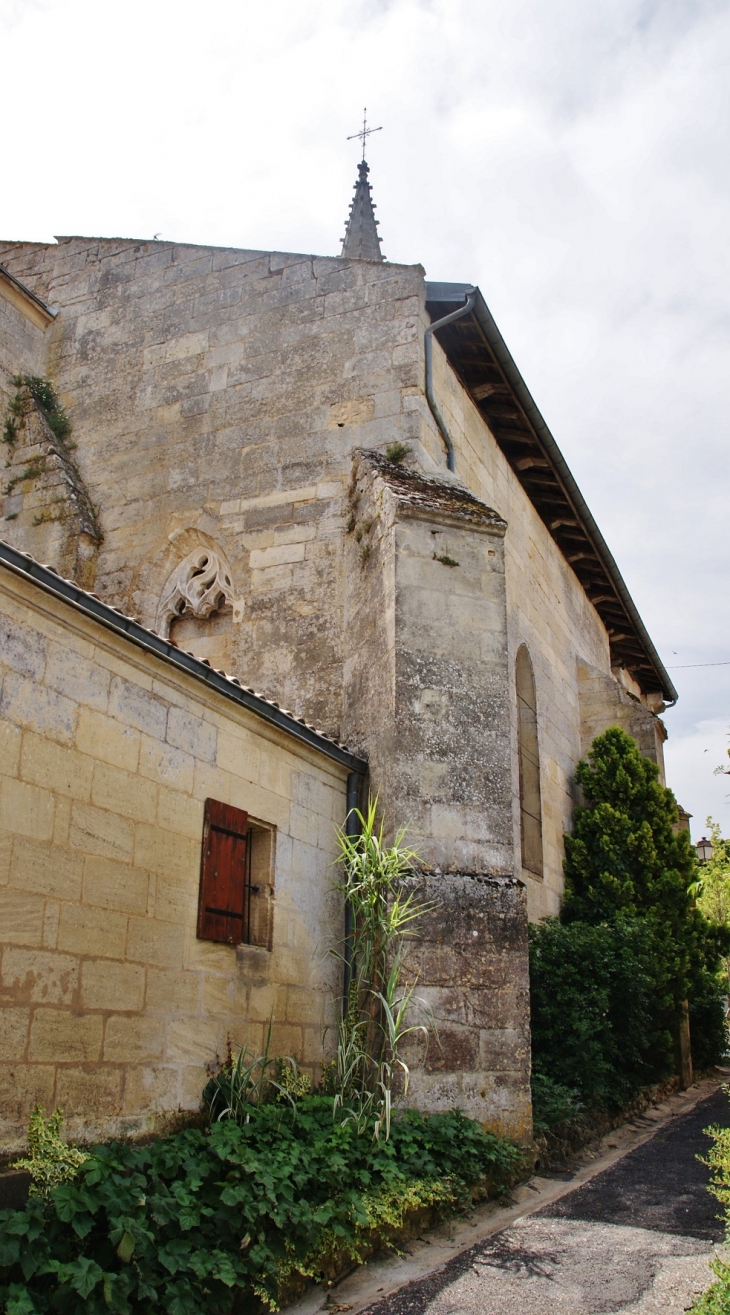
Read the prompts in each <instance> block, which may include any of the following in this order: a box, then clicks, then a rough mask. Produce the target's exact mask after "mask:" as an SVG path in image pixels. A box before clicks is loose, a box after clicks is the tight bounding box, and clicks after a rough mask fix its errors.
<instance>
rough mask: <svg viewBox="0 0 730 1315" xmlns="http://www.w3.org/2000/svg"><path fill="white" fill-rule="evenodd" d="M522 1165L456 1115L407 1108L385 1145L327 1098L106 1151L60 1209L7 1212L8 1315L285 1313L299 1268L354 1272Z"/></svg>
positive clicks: (1, 1279)
mask: <svg viewBox="0 0 730 1315" xmlns="http://www.w3.org/2000/svg"><path fill="white" fill-rule="evenodd" d="M520 1159H521V1157H520V1152H519V1151H518V1150H517V1149H516V1148H515V1147H513V1146H511V1145H510V1144H509V1143H507V1142H504V1141H501V1140H500V1139H498V1138H496V1137H494V1136H492V1135H490V1134H489V1133H486V1132H485V1131H484V1130H483V1129H482V1127H481V1125H480V1124H478V1123H476V1122H474V1121H472V1120H470V1119H466V1118H465V1117H464V1116H463V1115H461V1114H460V1113H458V1112H457V1111H454V1112H452V1113H450V1114H443V1115H432V1116H424V1115H420V1114H417V1113H415V1112H412V1111H408V1112H404V1113H402V1114H400V1115H399V1116H397V1117H395V1118H394V1119H393V1122H392V1126H391V1135H390V1139H389V1140H388V1141H385V1140H383V1139H381V1140H380V1142H378V1141H375V1140H374V1139H373V1135H372V1128H368V1129H367V1130H366V1131H365V1133H364V1134H361V1133H359V1132H358V1129H357V1126H356V1124H355V1122H354V1121H351V1122H349V1123H346V1124H344V1125H343V1124H342V1123H339V1122H335V1121H334V1120H333V1101H332V1097H327V1096H305V1097H303V1098H302V1099H300V1100H299V1101H298V1102H297V1103H296V1106H295V1107H292V1106H291V1105H289V1104H288V1103H285V1104H281V1103H271V1104H263V1105H260V1106H257V1107H254V1106H252V1107H251V1113H250V1116H249V1121H248V1122H247V1123H243V1124H240V1123H237V1122H236V1121H235V1120H233V1119H226V1120H224V1121H222V1122H216V1123H214V1124H213V1126H212V1127H211V1128H210V1129H209V1130H208V1131H202V1130H198V1129H188V1130H186V1131H184V1132H179V1133H175V1134H173V1135H171V1136H168V1137H164V1138H160V1139H159V1140H157V1141H154V1142H152V1143H151V1144H149V1145H144V1146H143V1145H135V1144H130V1143H119V1142H117V1143H110V1144H107V1145H103V1146H97V1147H94V1148H92V1149H91V1150H90V1154H89V1158H88V1159H87V1160H85V1161H84V1163H82V1164H81V1165H80V1166H79V1167H78V1173H77V1177H76V1178H75V1180H74V1181H73V1182H66V1183H63V1184H61V1185H59V1186H57V1187H55V1188H54V1189H53V1191H52V1195H51V1197H50V1199H49V1200H47V1201H44V1200H43V1199H40V1198H34V1199H31V1200H29V1202H28V1204H27V1205H26V1207H25V1209H23V1210H14V1211H13V1210H6V1211H3V1212H2V1213H0V1300H4V1301H5V1302H6V1303H7V1311H8V1315H29V1313H30V1312H51V1311H54V1312H56V1311H57V1312H61V1313H62V1315H63V1313H64V1312H67V1313H68V1315H71V1313H72V1312H73V1315H77V1312H78V1311H79V1310H80V1309H83V1310H84V1312H85V1313H86V1315H101V1313H102V1312H103V1313H104V1315H107V1313H108V1312H109V1311H116V1312H157V1311H159V1312H165V1313H166V1315H167V1313H169V1315H226V1312H230V1311H232V1310H233V1309H234V1299H235V1295H236V1293H238V1294H246V1293H248V1294H251V1293H257V1294H259V1296H260V1297H261V1298H262V1299H263V1300H264V1301H266V1302H267V1303H268V1304H269V1305H271V1306H274V1307H275V1306H276V1304H277V1298H278V1294H279V1291H280V1285H281V1284H282V1282H286V1280H287V1278H288V1276H289V1275H290V1274H291V1273H292V1271H294V1272H297V1271H298V1272H300V1273H304V1274H311V1275H313V1276H315V1277H316V1276H319V1275H321V1274H327V1273H328V1272H330V1271H331V1268H332V1266H333V1264H334V1263H335V1261H337V1260H338V1259H339V1261H340V1262H341V1261H342V1259H343V1258H347V1257H351V1258H353V1259H355V1260H356V1259H357V1258H358V1257H359V1255H360V1252H361V1248H362V1246H363V1244H364V1243H366V1242H368V1241H369V1240H371V1239H372V1238H373V1237H381V1238H386V1239H387V1237H388V1236H389V1235H390V1234H391V1233H392V1230H393V1229H394V1228H397V1227H398V1225H399V1222H400V1221H402V1216H403V1213H404V1211H405V1210H407V1209H411V1208H427V1207H428V1208H431V1207H433V1208H436V1209H438V1210H439V1211H440V1212H441V1213H448V1212H453V1211H454V1210H457V1209H459V1208H462V1207H463V1206H465V1205H466V1204H468V1202H469V1201H470V1200H471V1197H472V1192H473V1191H474V1190H476V1191H485V1190H486V1189H487V1186H491V1188H492V1189H495V1190H498V1189H500V1188H501V1187H503V1186H504V1185H506V1184H507V1183H508V1182H509V1181H510V1180H511V1178H512V1177H513V1175H514V1173H515V1170H516V1167H517V1165H518V1164H519V1163H520Z"/></svg>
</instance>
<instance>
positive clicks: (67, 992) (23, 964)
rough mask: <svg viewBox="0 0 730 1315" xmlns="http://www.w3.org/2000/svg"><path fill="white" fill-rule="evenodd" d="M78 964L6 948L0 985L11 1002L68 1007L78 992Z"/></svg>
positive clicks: (61, 956) (63, 957)
mask: <svg viewBox="0 0 730 1315" xmlns="http://www.w3.org/2000/svg"><path fill="white" fill-rule="evenodd" d="M78 983H79V964H78V960H77V959H75V958H72V957H71V956H70V955H67V954H54V953H49V952H48V951H46V950H36V949H24V948H23V949H21V948H19V947H15V946H7V947H6V949H5V950H4V951H3V958H2V984H3V986H4V987H5V988H6V989H7V990H8V991H12V992H13V995H14V996H15V998H16V999H17V1000H18V1001H19V1002H20V1001H21V1000H22V1001H23V1002H24V1003H25V1001H30V1003H31V1004H71V1003H72V1002H73V999H74V996H75V995H76V991H77V989H78Z"/></svg>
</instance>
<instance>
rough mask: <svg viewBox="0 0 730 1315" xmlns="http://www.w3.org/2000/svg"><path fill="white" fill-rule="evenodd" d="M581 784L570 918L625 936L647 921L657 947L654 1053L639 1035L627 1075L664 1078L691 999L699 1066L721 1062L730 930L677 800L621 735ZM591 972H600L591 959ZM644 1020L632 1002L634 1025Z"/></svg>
mask: <svg viewBox="0 0 730 1315" xmlns="http://www.w3.org/2000/svg"><path fill="white" fill-rule="evenodd" d="M576 779H577V781H578V783H579V785H580V786H581V787H582V789H583V792H584V795H585V799H586V806H585V807H581V808H577V809H576V811H575V818H574V827H573V834H572V835H571V836H566V838H565V853H566V857H565V881H566V884H565V899H564V902H563V908H562V911H561V919H562V921H563V922H564V923H565V924H574V923H575V924H587V925H590V926H593V927H600V926H606V927H617V928H618V927H619V924H623V925H624V926H626V927H628V926H630V925H631V924H635V923H637V922H642V923H644V924H645V926H646V928H647V936H648V938H649V939H648V940H647V946H649V942H651V948H650V950H649V952H648V954H647V953H645V952H644V951H643V950H642V951H641V952H640V956H639V957H640V959H641V963H642V979H643V980H642V983H641V990H640V994H641V996H642V998H643V1002H644V1007H645V1006H646V1005H647V1004H650V1007H651V1010H652V1012H653V1020H649V1021H648V1024H647V1025H648V1027H649V1033H648V1040H649V1044H648V1046H646V1047H644V1046H643V1045H642V1044H641V1038H640V1036H637V1035H633V1036H632V1035H631V1032H630V1029H629V1031H628V1032H626V1033H625V1034H624V1036H622V1037H621V1040H622V1041H624V1042H625V1043H626V1044H627V1045H628V1048H629V1051H630V1054H629V1057H628V1063H626V1062H624V1063H622V1065H621V1068H622V1069H623V1070H624V1071H625V1072H626V1073H627V1074H628V1075H629V1076H630V1078H631V1075H632V1074H633V1073H638V1072H639V1071H640V1069H641V1067H642V1066H644V1065H645V1064H647V1063H648V1065H649V1068H650V1069H651V1070H653V1071H654V1072H655V1073H657V1074H659V1073H661V1072H662V1071H663V1068H664V1063H665V1057H666V1056H668V1054H669V1049H668V1045H667V1044H666V1043H667V1042H668V1039H669V1038H672V1037H674V1036H675V1035H676V1034H677V1031H678V1026H679V1019H680V1017H681V1013H682V1008H683V1002H684V1001H686V1000H689V1002H690V1008H691V1009H693V1015H694V1027H693V1029H692V1043H693V1049H694V1053H695V1062H696V1064H697V1067H698V1068H702V1067H708V1066H709V1065H710V1064H714V1063H718V1062H719V1061H720V1060H721V1059H722V1058H723V1056H724V1052H725V1048H726V1043H725V1036H724V1029H723V1028H722V1026H721V1025H720V1022H719V1013H718V1007H717V1001H719V997H720V991H721V985H722V984H721V981H720V976H719V971H720V967H721V960H722V956H723V954H727V953H728V949H729V948H730V930H729V929H728V928H727V927H725V926H721V925H719V924H718V923H713V922H710V921H709V920H708V919H707V918H706V917H705V915H704V914H703V913H702V912H701V910H700V909H698V908H697V907H696V905H695V901H694V893H693V892H694V889H695V883H696V881H697V876H698V869H697V861H696V856H695V853H694V850H693V848H692V845H691V843H690V838H689V833H688V832H687V831H686V830H684V829H678V828H677V804H676V800H675V798H674V795H673V794H672V792H671V790H667V789H666V788H665V787H664V786H663V785H662V784H661V782H660V781H659V769H658V768H657V766H656V764H655V763H653V762H650V761H649V759H647V758H644V757H643V756H642V754H641V753H640V752H639V749H638V747H637V745H636V743H635V741H634V740H632V738H631V736H630V735H627V734H626V733H625V732H624V731H622V730H620V729H619V727H617V726H614V727H612V728H611V729H610V730H608V731H606V732H605V733H604V734H603V735H599V736H598V737H597V738H596V739H595V740H594V742H593V746H592V748H591V751H590V753H589V755H588V760H587V761H582V762H580V763H579V764H578V767H577V769H576ZM617 936H618V939H619V940H620V939H621V936H620V934H619V933H617ZM585 967H586V971H590V960H588V961H587V962H586V965H585ZM713 995H714V1003H713ZM635 1015H636V1008H635V1006H634V1004H633V1002H631V1001H628V1012H627V1020H632V1019H633V1018H634V1016H635ZM609 1060H610V1063H611V1064H613V1062H614V1061H613V1059H612V1058H610V1057H609ZM637 1060H638V1063H639V1068H638V1069H637V1068H636V1061H637ZM631 1080H633V1079H631Z"/></svg>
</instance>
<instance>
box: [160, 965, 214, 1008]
mask: <svg viewBox="0 0 730 1315" xmlns="http://www.w3.org/2000/svg"><path fill="white" fill-rule="evenodd" d="M223 981H225V982H227V981H228V978H224V979H223ZM145 1008H146V1009H147V1010H148V1012H150V1013H160V1014H169V1015H170V1016H171V1017H175V1016H177V1015H188V1016H193V1017H195V1016H197V1015H198V1014H200V1013H201V1012H202V1010H201V977H200V975H199V974H198V973H196V972H175V971H174V970H173V969H170V968H166V969H164V970H161V969H158V968H148V969H147V994H146V997H145Z"/></svg>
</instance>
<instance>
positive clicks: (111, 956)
mask: <svg viewBox="0 0 730 1315" xmlns="http://www.w3.org/2000/svg"><path fill="white" fill-rule="evenodd" d="M0 746H1V747H0V956H1V957H0V1114H1V1118H0V1152H2V1151H9V1150H14V1149H17V1148H18V1146H20V1144H21V1143H22V1141H23V1137H24V1133H25V1129H26V1125H27V1120H28V1115H29V1113H30V1111H31V1109H32V1108H33V1105H34V1104H35V1103H36V1102H40V1103H41V1104H42V1105H43V1106H44V1107H45V1108H46V1109H47V1110H48V1109H52V1108H53V1107H54V1106H55V1105H61V1106H62V1107H63V1109H64V1111H65V1113H66V1118H67V1129H68V1132H69V1133H70V1134H71V1135H72V1136H74V1137H81V1138H93V1137H102V1136H110V1135H116V1134H118V1133H134V1134H138V1133H142V1132H148V1131H152V1130H155V1129H162V1128H165V1127H167V1126H170V1123H171V1121H174V1120H175V1118H176V1117H178V1111H192V1110H195V1109H197V1107H198V1105H199V1102H200V1095H201V1092H202V1089H203V1086H204V1085H205V1082H206V1080H207V1070H206V1065H209V1064H213V1063H214V1062H215V1061H216V1058H220V1057H223V1056H224V1055H225V1053H226V1048H227V1044H228V1040H229V1039H230V1041H231V1042H232V1044H233V1045H236V1044H238V1043H241V1042H245V1043H246V1044H247V1045H248V1046H250V1047H251V1048H253V1049H254V1050H256V1051H257V1052H259V1051H260V1050H261V1048H262V1045H263V1041H264V1033H265V1030H266V1027H267V1025H268V1022H269V1020H270V1019H273V1034H272V1050H273V1052H274V1053H279V1054H295V1055H297V1056H298V1057H299V1058H300V1059H301V1061H302V1063H303V1066H304V1069H305V1070H307V1071H309V1072H310V1073H315V1072H316V1071H317V1069H318V1061H319V1060H320V1059H321V1057H322V1045H323V1033H324V1032H325V1028H326V1027H327V1025H328V1024H331V1023H332V1022H333V1019H334V1012H335V1010H336V1008H337V1006H338V1003H339V1000H338V997H339V993H340V990H341V971H340V967H339V964H338V963H337V962H336V961H335V960H334V959H333V958H331V957H328V955H327V949H328V946H329V945H331V944H332V943H334V942H335V941H336V940H337V939H338V938H339V937H340V935H341V931H342V903H341V897H340V896H339V895H337V894H336V893H335V892H333V890H332V878H333V870H332V863H333V861H334V859H335V827H336V825H338V824H340V825H341V824H342V823H343V821H344V817H345V811H346V800H345V784H346V768H344V767H340V766H339V764H337V763H335V762H333V761H331V760H330V759H328V758H327V757H325V756H324V754H321V753H318V752H316V751H315V750H314V749H311V748H309V747H308V746H306V745H303V744H300V743H299V742H297V741H296V740H294V739H293V738H292V737H291V736H289V735H286V734H285V733H284V732H283V731H279V730H277V729H276V728H275V727H271V726H269V725H267V724H266V723H264V722H263V721H262V720H261V719H260V718H257V717H256V716H255V715H254V714H253V713H250V712H248V711H247V710H246V709H244V708H241V707H239V706H238V705H235V704H233V703H232V702H231V701H230V700H228V699H226V698H225V697H224V696H223V695H222V694H219V693H217V692H216V691H215V690H212V689H210V688H209V687H206V686H205V685H204V684H203V683H202V682H201V681H200V680H196V679H195V678H194V677H193V676H189V675H187V674H186V673H185V672H182V671H179V670H178V669H176V668H174V667H173V666H171V664H169V663H167V662H165V661H164V660H163V659H162V658H160V657H157V656H156V655H154V654H152V653H149V652H148V653H145V652H144V651H143V650H141V649H139V648H137V647H136V646H134V645H132V644H131V643H130V642H129V641H128V640H127V639H126V638H125V637H124V636H121V635H116V634H114V633H113V632H111V631H109V630H108V629H106V628H105V627H104V626H103V625H101V624H100V623H98V622H96V621H95V620H93V619H91V618H89V617H85V616H83V615H82V614H81V613H79V612H77V611H76V610H75V609H74V608H73V607H72V606H71V605H70V604H68V603H66V602H65V601H63V600H60V599H56V598H54V597H53V596H52V595H49V594H48V593H46V592H45V591H44V590H42V589H41V588H40V587H39V586H37V585H35V584H33V583H31V582H29V581H26V580H24V579H22V578H20V577H18V576H17V575H16V574H15V573H14V572H12V571H11V570H9V569H8V568H6V567H4V566H0ZM207 797H211V798H215V799H219V800H221V801H222V802H224V803H231V804H233V805H235V806H236V807H239V808H244V809H246V810H247V811H248V812H249V814H250V818H251V820H252V821H253V822H254V823H256V825H257V827H258V832H257V834H258V833H260V834H261V835H264V833H265V838H266V841H267V848H266V853H267V854H269V853H270V852H272V850H273V858H272V863H273V892H274V894H273V917H272V932H271V949H270V950H268V949H266V948H258V947H254V946H252V945H243V946H239V947H233V946H228V945H222V944H216V943H213V942H210V941H201V940H198V939H196V919H197V906H198V885H199V875H200V856H201V837H202V827H203V805H204V801H205V799H206V798H207ZM333 1041H334V1032H333V1030H332V1028H331V1027H330V1031H329V1033H328V1036H327V1038H326V1044H328V1045H329V1046H330V1047H331V1046H332V1045H333Z"/></svg>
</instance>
